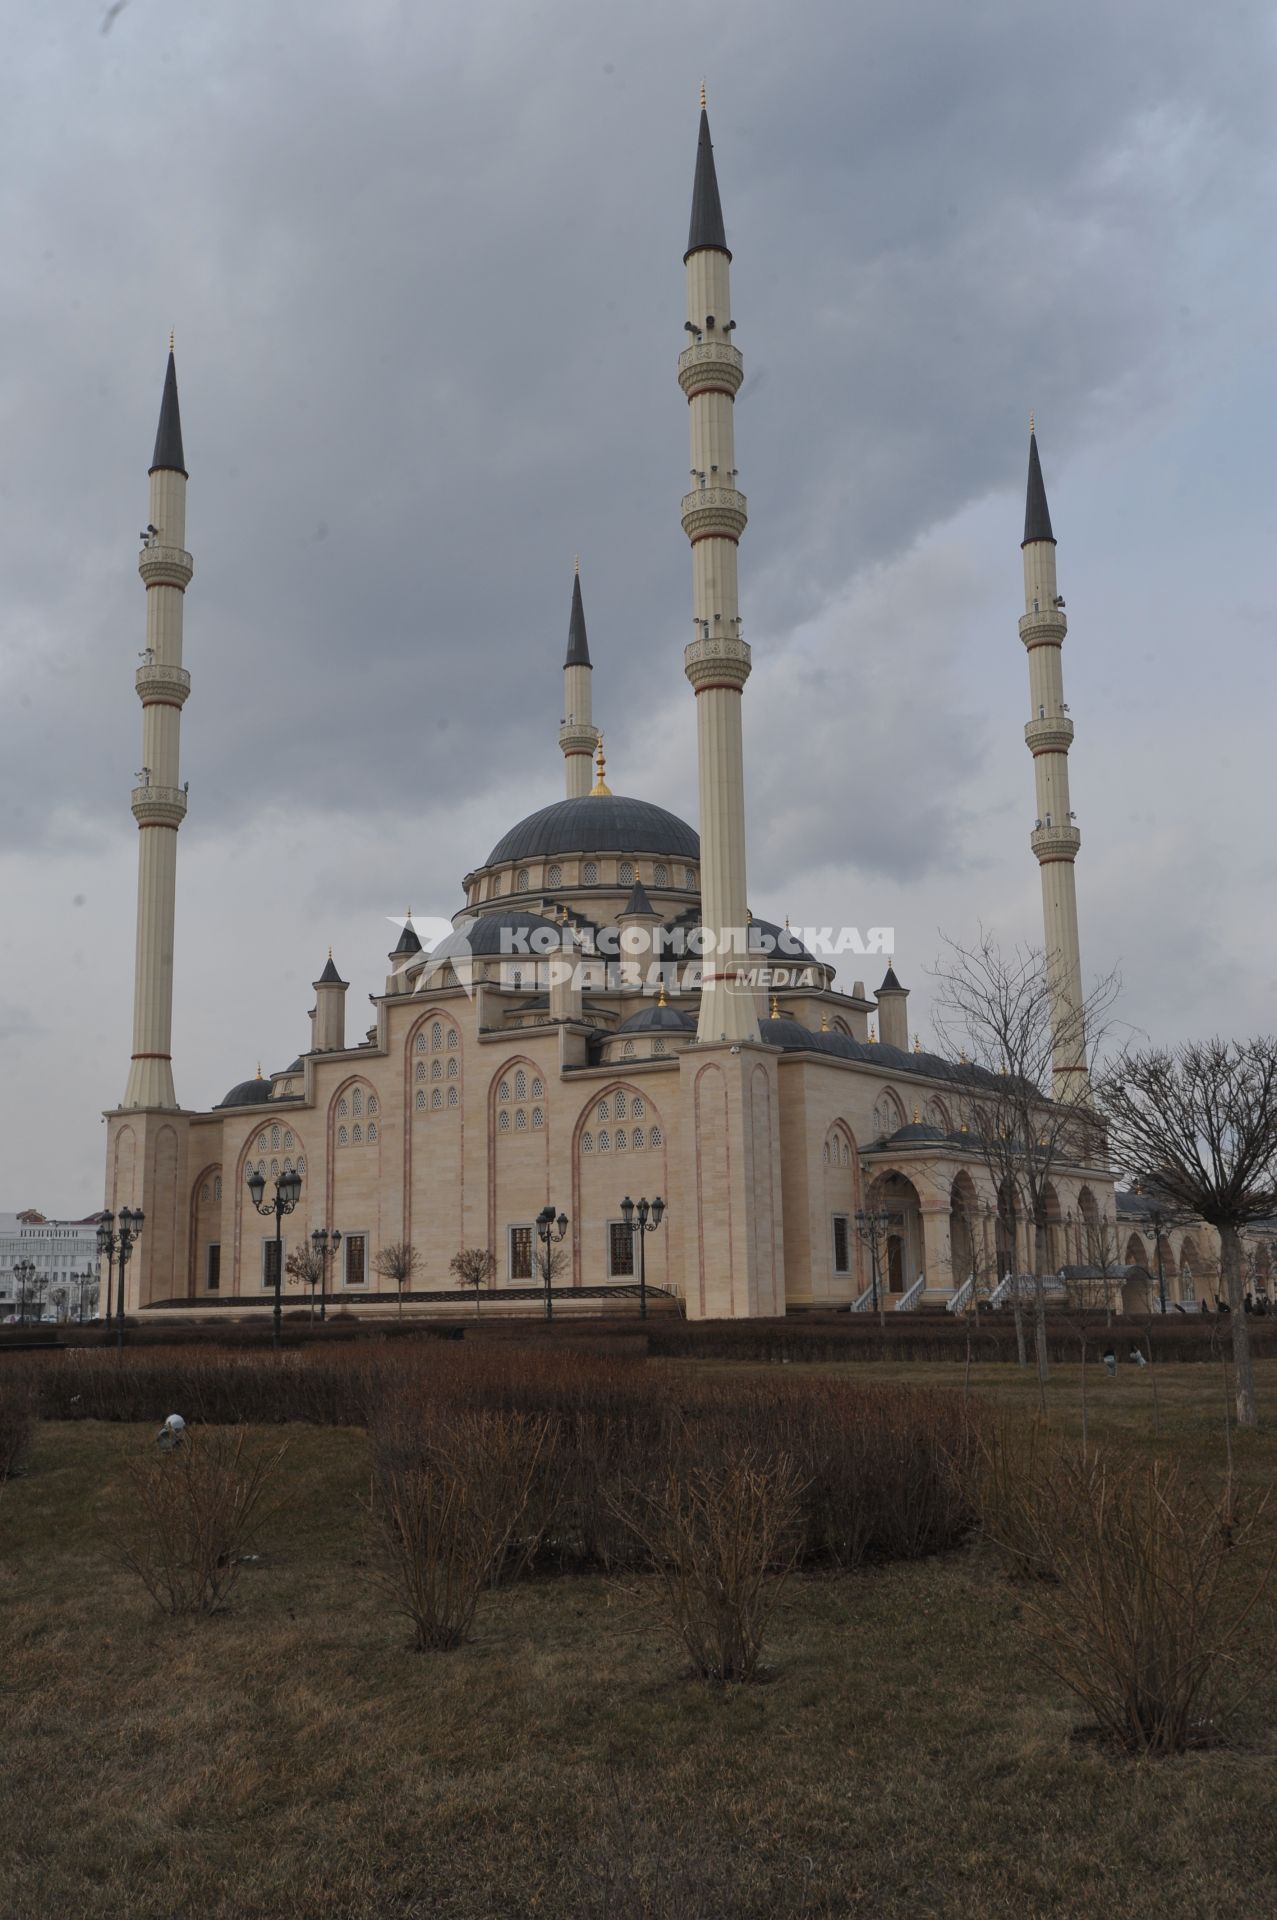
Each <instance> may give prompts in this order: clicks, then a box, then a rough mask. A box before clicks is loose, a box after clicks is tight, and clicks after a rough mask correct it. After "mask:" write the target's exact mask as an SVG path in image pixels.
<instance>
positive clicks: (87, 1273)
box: [71, 1267, 93, 1326]
mask: <svg viewBox="0 0 1277 1920" xmlns="http://www.w3.org/2000/svg"><path fill="white" fill-rule="evenodd" d="M71 1278H72V1279H73V1280H74V1281H75V1284H76V1287H77V1289H78V1291H79V1295H80V1298H79V1301H78V1302H77V1309H76V1316H75V1317H76V1320H77V1321H78V1322H79V1324H80V1325H81V1326H83V1325H84V1296H85V1294H86V1293H87V1292H88V1290H89V1288H90V1287H91V1286H92V1285H93V1269H92V1267H85V1268H84V1270H83V1272H80V1273H73V1274H72V1275H71Z"/></svg>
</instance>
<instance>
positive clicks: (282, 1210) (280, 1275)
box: [248, 1167, 302, 1347]
mask: <svg viewBox="0 0 1277 1920" xmlns="http://www.w3.org/2000/svg"><path fill="white" fill-rule="evenodd" d="M248 1191H249V1194H250V1196H251V1198H252V1202H253V1205H254V1206H255V1207H256V1209H257V1211H258V1213H260V1214H262V1215H263V1216H264V1217H265V1218H266V1219H269V1218H270V1216H271V1215H272V1214H274V1216H275V1309H274V1313H273V1314H272V1316H271V1333H270V1339H271V1345H272V1346H273V1347H278V1346H279V1329H280V1325H281V1323H282V1321H283V1318H284V1305H283V1299H282V1295H281V1291H280V1289H281V1287H282V1285H283V1280H284V1242H283V1238H282V1236H281V1233H280V1228H281V1225H282V1223H283V1219H284V1215H285V1214H286V1213H291V1212H292V1210H293V1208H294V1207H295V1206H296V1205H297V1202H298V1201H299V1200H300V1199H301V1197H302V1177H301V1175H300V1173H298V1172H297V1171H296V1169H295V1168H293V1167H289V1168H287V1169H286V1170H285V1172H283V1173H281V1174H280V1175H279V1177H278V1179H277V1180H276V1182H275V1197H274V1199H273V1200H270V1201H264V1200H263V1198H262V1195H263V1194H264V1193H265V1191H266V1176H265V1174H263V1173H250V1174H249V1176H248Z"/></svg>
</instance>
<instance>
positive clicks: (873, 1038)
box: [869, 1020, 878, 1047]
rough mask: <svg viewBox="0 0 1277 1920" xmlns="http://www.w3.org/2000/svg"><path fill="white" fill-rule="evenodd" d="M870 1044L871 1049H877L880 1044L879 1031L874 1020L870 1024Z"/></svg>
mask: <svg viewBox="0 0 1277 1920" xmlns="http://www.w3.org/2000/svg"><path fill="white" fill-rule="evenodd" d="M869 1044H870V1046H871V1047H876V1046H877V1044H878V1029H877V1028H876V1027H875V1025H874V1023H873V1021H872V1020H871V1021H870V1022H869Z"/></svg>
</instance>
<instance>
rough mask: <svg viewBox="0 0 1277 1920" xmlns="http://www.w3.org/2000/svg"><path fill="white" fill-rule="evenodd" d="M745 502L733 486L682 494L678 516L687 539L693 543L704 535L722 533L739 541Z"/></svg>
mask: <svg viewBox="0 0 1277 1920" xmlns="http://www.w3.org/2000/svg"><path fill="white" fill-rule="evenodd" d="M746 504H747V503H746V500H745V496H744V494H743V493H738V492H737V491H736V489H735V487H699V488H698V489H697V490H696V492H695V493H685V494H684V495H683V501H682V507H681V514H682V521H683V532H684V533H685V534H686V535H687V537H688V539H689V540H697V539H701V538H703V537H704V535H705V534H707V533H721V534H725V535H726V536H727V538H728V539H730V540H739V539H740V536H741V534H742V533H744V531H745V522H746V521H747V520H748V518H749V515H748V513H747V512H746V510H745V509H746Z"/></svg>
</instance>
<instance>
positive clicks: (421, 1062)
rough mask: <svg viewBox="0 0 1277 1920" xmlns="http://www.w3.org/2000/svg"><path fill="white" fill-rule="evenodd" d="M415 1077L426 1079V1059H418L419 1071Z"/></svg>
mask: <svg viewBox="0 0 1277 1920" xmlns="http://www.w3.org/2000/svg"><path fill="white" fill-rule="evenodd" d="M415 1077H416V1079H418V1080H424V1079H425V1077H426V1063H425V1061H424V1060H418V1062H417V1072H416V1075H415Z"/></svg>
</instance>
